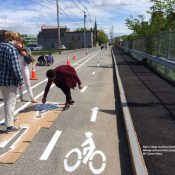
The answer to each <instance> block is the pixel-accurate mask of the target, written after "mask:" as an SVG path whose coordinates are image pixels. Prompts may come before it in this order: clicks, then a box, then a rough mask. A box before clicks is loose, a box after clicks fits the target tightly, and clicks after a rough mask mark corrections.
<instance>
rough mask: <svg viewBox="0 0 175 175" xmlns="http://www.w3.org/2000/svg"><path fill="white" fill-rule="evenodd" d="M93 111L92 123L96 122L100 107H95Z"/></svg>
mask: <svg viewBox="0 0 175 175" xmlns="http://www.w3.org/2000/svg"><path fill="white" fill-rule="evenodd" d="M91 110H92V116H91V122H95V121H96V118H97V112H98V107H95V108H93V109H91Z"/></svg>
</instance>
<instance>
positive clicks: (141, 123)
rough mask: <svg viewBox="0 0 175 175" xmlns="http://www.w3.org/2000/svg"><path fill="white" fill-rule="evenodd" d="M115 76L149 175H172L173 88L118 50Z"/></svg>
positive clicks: (174, 145)
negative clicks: (121, 85) (121, 88)
mask: <svg viewBox="0 0 175 175" xmlns="http://www.w3.org/2000/svg"><path fill="white" fill-rule="evenodd" d="M113 51H114V55H115V58H116V62H117V65H118V69H119V74H120V77H121V80H122V84H123V87H124V91H125V96H126V99H127V104H128V106H129V109H130V113H131V115H132V120H133V123H134V127H135V130H136V133H137V136H138V139H139V143H140V146H141V149H142V153H143V156H144V160H145V163H146V167H147V169H148V174H149V175H174V174H175V168H174V165H175V86H174V85H172V84H170V83H169V82H167V81H165V80H164V79H163V78H161V77H160V76H158V75H156V74H155V73H154V72H153V71H151V70H150V69H149V68H148V67H146V66H145V65H143V64H142V63H140V62H138V61H136V60H135V59H133V58H132V57H130V56H128V55H127V54H125V53H124V52H123V51H121V50H119V49H118V48H113Z"/></svg>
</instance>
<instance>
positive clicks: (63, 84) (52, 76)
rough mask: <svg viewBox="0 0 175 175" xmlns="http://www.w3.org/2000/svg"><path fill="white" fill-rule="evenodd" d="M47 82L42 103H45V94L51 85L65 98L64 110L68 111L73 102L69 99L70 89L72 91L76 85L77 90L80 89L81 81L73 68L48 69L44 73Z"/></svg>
mask: <svg viewBox="0 0 175 175" xmlns="http://www.w3.org/2000/svg"><path fill="white" fill-rule="evenodd" d="M46 76H47V78H48V82H47V85H46V88H45V92H44V96H43V99H42V103H45V102H46V98H47V94H48V92H49V89H50V86H51V84H52V82H53V83H55V85H56V86H57V87H58V88H60V89H61V90H62V91H63V93H64V94H65V96H66V103H65V107H64V110H66V109H68V108H69V106H70V105H71V104H73V103H74V102H75V101H74V100H73V99H72V97H71V91H70V89H71V88H72V89H74V88H75V87H76V86H77V84H78V87H79V89H82V86H81V81H80V79H79V77H78V75H77V73H76V71H75V69H74V68H73V67H71V66H70V65H62V66H58V67H56V68H55V69H49V70H48V71H47V73H46Z"/></svg>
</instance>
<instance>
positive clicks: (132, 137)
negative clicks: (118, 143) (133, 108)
mask: <svg viewBox="0 0 175 175" xmlns="http://www.w3.org/2000/svg"><path fill="white" fill-rule="evenodd" d="M112 58H113V60H114V66H115V69H116V76H117V82H118V85H119V91H120V98H121V104H125V105H124V106H123V105H122V110H123V114H124V122H125V127H126V134H127V137H128V142H129V148H130V154H131V161H132V167H133V171H134V174H135V175H148V171H147V168H146V165H145V161H144V158H143V155H142V151H141V148H140V145H139V141H138V138H137V134H136V132H135V129H134V125H133V122H132V118H131V114H130V111H129V107H128V105H127V101H126V97H125V92H124V89H123V85H122V81H121V78H120V75H119V71H118V66H117V64H116V60H115V56H114V53H113V50H112Z"/></svg>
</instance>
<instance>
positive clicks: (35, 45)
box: [28, 44, 43, 51]
mask: <svg viewBox="0 0 175 175" xmlns="http://www.w3.org/2000/svg"><path fill="white" fill-rule="evenodd" d="M28 48H30V50H31V51H40V50H43V47H42V46H38V45H37V44H31V45H29V46H28Z"/></svg>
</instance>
